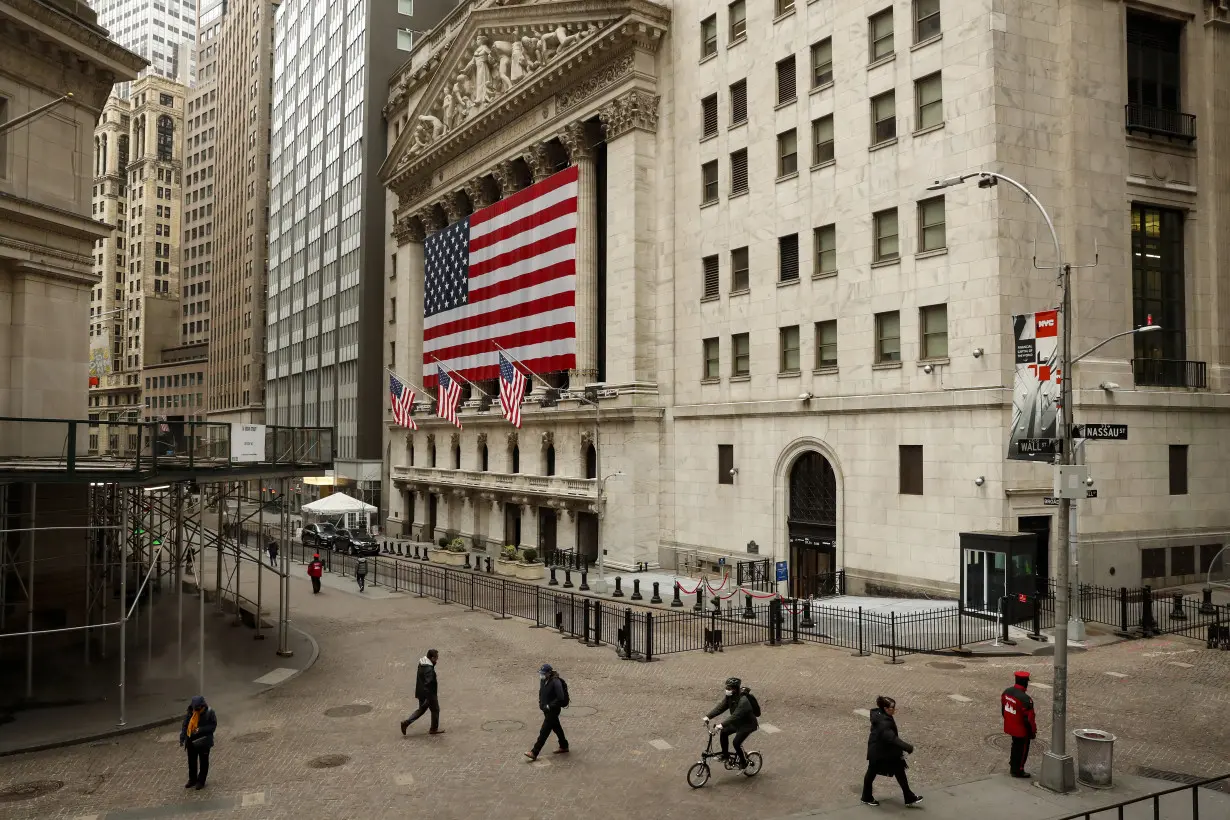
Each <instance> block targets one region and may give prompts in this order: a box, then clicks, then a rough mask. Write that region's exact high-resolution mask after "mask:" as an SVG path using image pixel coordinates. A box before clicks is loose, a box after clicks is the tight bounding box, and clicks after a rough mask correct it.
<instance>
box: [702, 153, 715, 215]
mask: <svg viewBox="0 0 1230 820" xmlns="http://www.w3.org/2000/svg"><path fill="white" fill-rule="evenodd" d="M700 176H701V204H702V205H708V204H709V203H711V202H717V199H718V166H717V160H714V161H713V162H706V163H705V164H704V165H702V166H701V167H700Z"/></svg>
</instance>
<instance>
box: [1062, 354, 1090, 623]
mask: <svg viewBox="0 0 1230 820" xmlns="http://www.w3.org/2000/svg"><path fill="white" fill-rule="evenodd" d="M1072 366H1073V367H1075V366H1076V363H1075V362H1073V363H1072ZM1064 381H1067V375H1066V374H1065V376H1064ZM1074 409H1075V408H1072V407H1071V406H1070V405H1064V412H1065V417H1064V426H1065V427H1067V428H1068V430H1069V431H1071V430H1073V429H1074V427H1075V425H1076V421H1075V419H1074V418H1073V415H1074V414H1073V410H1074ZM1069 441H1072V439H1069ZM1072 449H1073V452H1072V462H1073V463H1074V464H1084V463H1085V448H1084V441H1083V440H1082V442H1081V443H1080V444H1079V445H1077V444H1075V443H1074V444H1073V448H1072ZM1079 522H1080V502H1078V501H1073V502H1070V503H1069V505H1068V540H1069V541H1070V542H1071V544H1072V548H1071V556H1072V580H1071V598H1070V600H1071V601H1072V603H1070V604H1069V614H1068V639H1069V640H1073V641H1083V640H1085V621H1084V619H1082V618H1081V552H1080V538H1079V534H1080V523H1079Z"/></svg>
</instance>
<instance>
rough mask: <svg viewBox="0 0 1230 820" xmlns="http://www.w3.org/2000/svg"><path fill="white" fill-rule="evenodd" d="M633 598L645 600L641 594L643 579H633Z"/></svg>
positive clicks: (634, 599)
mask: <svg viewBox="0 0 1230 820" xmlns="http://www.w3.org/2000/svg"><path fill="white" fill-rule="evenodd" d="M631 600H633V601H643V600H645V598H644V596H643V595H641V579H640V578H633V579H632V599H631Z"/></svg>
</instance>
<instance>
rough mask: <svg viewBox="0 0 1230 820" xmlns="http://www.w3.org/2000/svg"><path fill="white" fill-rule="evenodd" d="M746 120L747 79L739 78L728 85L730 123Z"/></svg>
mask: <svg viewBox="0 0 1230 820" xmlns="http://www.w3.org/2000/svg"><path fill="white" fill-rule="evenodd" d="M744 122H747V80H739V81H738V82H737V83H732V84H731V86H730V124H731V125H739V124H740V123H744Z"/></svg>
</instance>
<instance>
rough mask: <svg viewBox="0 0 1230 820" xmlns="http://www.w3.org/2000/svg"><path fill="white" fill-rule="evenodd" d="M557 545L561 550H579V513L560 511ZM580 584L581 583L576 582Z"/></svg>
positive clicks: (556, 535) (570, 510)
mask: <svg viewBox="0 0 1230 820" xmlns="http://www.w3.org/2000/svg"><path fill="white" fill-rule="evenodd" d="M555 544H556V547H557V548H558V549H561V550H575V549H576V548H577V513H576V510H573V509H568V510H560V515H559V522H558V523H557V524H556V526H555ZM576 583H580V581H576Z"/></svg>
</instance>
